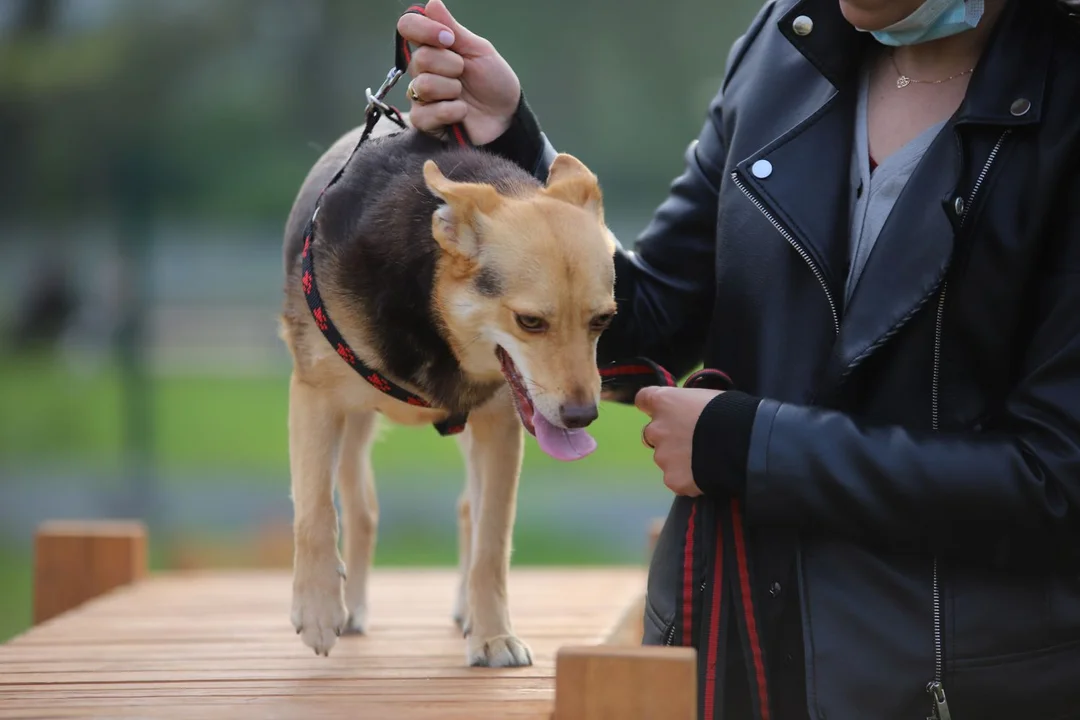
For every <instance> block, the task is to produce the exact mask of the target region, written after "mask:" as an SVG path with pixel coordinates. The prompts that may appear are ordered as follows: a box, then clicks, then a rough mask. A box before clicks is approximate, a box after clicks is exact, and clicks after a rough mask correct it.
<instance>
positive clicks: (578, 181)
mask: <svg viewBox="0 0 1080 720" xmlns="http://www.w3.org/2000/svg"><path fill="white" fill-rule="evenodd" d="M544 193H545V194H547V195H548V196H550V197H554V198H558V199H559V200H564V201H566V202H568V203H570V204H572V205H577V206H578V207H580V208H584V209H585V210H588V211H589V212H591V213H593V214H595V215H596V216H597V217H599V218H600V220H601V222H603V219H604V206H603V202H602V194H601V192H600V182H599V181H598V180H597V178H596V175H594V174H593V172H592V171H591V170H589V168H587V167H585V165H584V163H582V162H581V161H580V160H578V159H577V158H576V157H574V156H573V155H567V154H566V153H559V154H558V155H556V156H555V159H554V160H553V161H552V162H551V167H550V168H549V169H548V179H547V187H545V188H544Z"/></svg>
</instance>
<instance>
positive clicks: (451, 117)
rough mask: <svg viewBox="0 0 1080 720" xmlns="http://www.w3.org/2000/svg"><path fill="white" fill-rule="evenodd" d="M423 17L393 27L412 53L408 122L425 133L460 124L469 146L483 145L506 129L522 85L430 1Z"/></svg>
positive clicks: (437, 1)
mask: <svg viewBox="0 0 1080 720" xmlns="http://www.w3.org/2000/svg"><path fill="white" fill-rule="evenodd" d="M426 11H427V15H426V16H424V15H419V14H417V13H407V14H405V15H402V16H401V19H400V20H398V24H397V28H398V32H400V33H401V36H402V37H403V38H404V39H405V40H406V41H407V42H409V43H411V44H412V45H413V46H414V47H415V51H414V52H413V55H412V60H411V62H410V63H409V75H410V76H412V82H411V83H410V85H409V87H410V92H409V93H408V95H409V101H410V109H409V121H410V122H411V123H412V125H413V127H416V128H418V129H419V130H422V131H424V132H428V133H439V132H441V131H442V129H443V128H444V127H446V126H448V125H452V124H454V123H457V122H464V125H465V132H467V133H468V134H469V138H470V139H471V140H472V142H473V144H475V145H486V144H487V143H489V142H491V141H493V140H495V139H496V138H498V137H499V136H500V135H502V134H503V133H504V132H506V129H507V128H508V127H510V121H511V119H512V118H513V116H514V112H515V111H516V110H517V106H518V100H519V99H520V97H521V83H520V81H518V78H517V75H516V74H514V71H513V69H511V67H510V65H509V64H508V63H507V62H506V60H504V59H503V58H502V56H501V55H499V53H498V52H496V50H495V47H494V46H493V45H492V44H491V43H490V42H488V41H487V40H485V39H484V38H482V37H480V36H479V35H476V34H474V33H472V32H470V31H469V30H468V29H466V28H465V27H463V26H462V25H461V24H459V23H458V22H457V20H455V19H454V17H453V16H452V15H451V14H450V11H449V10H447V9H446V5H444V4H443V3H442V1H441V0H431V2H429V3H428V4H427V10H426ZM414 91H415V93H416V95H417V96H418V97H419V99H417V98H416V97H414V96H413V92H414Z"/></svg>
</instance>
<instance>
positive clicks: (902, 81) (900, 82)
mask: <svg viewBox="0 0 1080 720" xmlns="http://www.w3.org/2000/svg"><path fill="white" fill-rule="evenodd" d="M889 60H891V61H892V65H893V68H894V69H895V70H896V87H897V89H898V90H903V89H904V88H906V87H907V86H908V85H911V84H912V83H925V84H927V85H940V84H941V83H944V82H949V81H950V80H955V79H956V78H958V77H963V76H964V75H967V74H968V73H970V72H973V71H974V70H975V68H973V67H972V68H968V69H967V70H964V71H963V72H958V73H956V74H955V75H950V76H949V77H947V78H944V79H942V80H915V79H913V78H910V77H908V76H907V75H905V74H904V73H902V72H900V66H899V65H897V64H896V55H895V54H894V53H889Z"/></svg>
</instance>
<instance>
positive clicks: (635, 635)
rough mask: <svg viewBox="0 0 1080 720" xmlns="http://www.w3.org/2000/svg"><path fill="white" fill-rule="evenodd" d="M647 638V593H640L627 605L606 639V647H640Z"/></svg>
mask: <svg viewBox="0 0 1080 720" xmlns="http://www.w3.org/2000/svg"><path fill="white" fill-rule="evenodd" d="M644 636H645V593H644V592H642V593H638V594H637V595H635V596H634V598H633V599H632V600H631V601H630V602H629V603H627V604H626V608H625V609H624V610H623V611H622V614H621V615H619V619H618V620H617V621H616V622H615V626H614V627H612V628H611V629H610V630H609V631H608V634H607V635H606V636H605V637H604V644H605V645H621V646H624V647H630V646H640V645H641V640H642V638H643V637H644Z"/></svg>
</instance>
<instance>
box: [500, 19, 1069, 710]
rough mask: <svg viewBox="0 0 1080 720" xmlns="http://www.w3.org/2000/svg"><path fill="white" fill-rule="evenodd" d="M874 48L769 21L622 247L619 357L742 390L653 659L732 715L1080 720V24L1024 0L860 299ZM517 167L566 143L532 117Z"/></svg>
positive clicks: (677, 547)
mask: <svg viewBox="0 0 1080 720" xmlns="http://www.w3.org/2000/svg"><path fill="white" fill-rule="evenodd" d="M797 18H798V19H799V22H796V19H797ZM807 18H808V19H809V20H810V21H811V22H812V27H811V29H810V31H809V32H808V33H805V34H800V33H799V32H796V28H798V29H799V30H806V29H807V28H808V27H809V25H808V23H807V22H806V19H807ZM871 42H873V40H872V39H871V38H870V37H869V36H868V35H867V34H864V33H859V32H857V31H856V30H854V29H853V28H852V27H851V26H850V25H849V24H847V23H846V22H845V21H844V19H843V17H842V16H841V14H840V11H839V6H838V3H837V1H836V0H798V1H796V0H776V1H771V2H768V3H766V4H765V6H764V7H763V8H762V10H761V11H760V13H759V15H758V16H757V18H756V19H755V20H754V21H753V23H752V25H751V27H750V28H749V30H748V31H747V32H746V34H745V35H744V36H743V37H741V38H740V39H739V41H738V42H737V43H736V44H735V46H734V47H733V49H732V51H731V54H730V57H729V61H728V68H727V73H726V76H725V78H724V81H723V86H722V88H721V91H720V93H719V94H718V95H717V97H716V98H715V100H714V101H713V102H712V104H711V105H710V107H709V110H708V117H707V119H706V121H705V123H704V127H703V129H702V131H701V134H700V136H699V137H698V139H697V140H696V141H694V142H693V143H691V145H690V147H689V149H688V150H687V153H686V166H685V170H684V172H683V174H682V175H681V176H679V177H678V178H677V179H676V180H675V181H674V182H673V184H672V186H671V189H670V194H669V196H668V197H667V198H666V200H665V201H664V202H663V204H662V205H661V206H660V207H659V209H658V210H657V211H656V214H655V217H654V219H653V221H652V223H651V224H650V225H649V226H648V228H647V229H646V230H645V232H644V233H643V234H642V235H641V236H640V237H639V238H638V240H637V243H636V246H635V247H634V250H633V251H629V250H621V251H620V252H619V253H618V255H617V259H616V260H617V277H618V280H617V282H618V286H617V292H616V295H617V297H618V298H620V312H619V315H618V319H617V321H616V323H615V324H614V325H613V326H612V328H611V330H610V331H608V333H606V334H605V336H604V337H603V338H602V341H601V351H602V354H603V355H604V357H605V358H606V359H609V360H611V359H617V358H621V357H627V356H632V355H647V356H649V357H651V358H652V359H654V360H656V361H657V362H659V363H661V364H663V365H666V366H667V367H668V368H669V369H671V370H672V371H673V372H675V373H677V374H682V373H685V372H688V371H689V370H691V369H692V368H693V367H694V366H695V365H696V364H698V363H701V362H703V363H704V364H705V365H706V366H708V367H715V368H719V369H722V370H724V371H725V372H726V373H727V374H728V375H730V376H731V378H732V379H733V380H734V382H735V384H736V385H737V387H738V391H737V392H729V393H726V394H725V395H722V396H720V398H719V399H718V400H716V401H714V402H713V403H712V404H710V406H709V407H708V408H707V410H706V412H705V413H704V414H703V415H702V418H701V420H700V421H699V423H698V426H697V430H696V434H695V447H694V457H693V466H694V474H695V480H696V481H697V482H698V484H699V485H700V486H701V487H702V489H703V490H704V491H705V496H704V497H703V498H701V499H699V500H691V499H686V498H677V499H676V500H675V501H674V504H673V506H672V509H671V513H670V515H669V517H668V520H667V523H666V525H665V528H664V531H663V534H662V536H661V539H660V542H659V545H658V547H657V549H656V552H655V555H654V558H653V562H652V566H651V568H650V577H649V587H648V603H647V605H648V607H647V611H646V618H645V621H646V623H645V624H646V633H645V642H646V643H650V644H663V643H669V644H686V645H692V646H694V647H696V648H697V649H698V651H699V653H698V654H699V664H700V667H701V676H700V686H699V687H700V690H701V693H700V702H701V704H702V710H703V712H702V715H701V717H703V718H714V717H715V718H719V717H722V716H723V715H722V712H723V710H724V709H726V710H727V711H728V714H727V715H726V718H727V719H728V720H731V719H732V718H733V717H734V718H741V717H749V716H754V717H757V718H763V717H771V718H774V719H776V718H779V719H780V720H784V719H785V718H787V717H792V718H794V717H799V718H805V717H807V716H809V717H813V718H819V719H820V720H825V719H826V718H828V720H848V719H851V720H856V719H857V720H867V719H868V718H874V719H879V718H884V719H891V718H897V719H901V718H907V719H910V720H919V719H921V718H925V717H927V716H930V715H932V713H933V712H934V703H933V701H932V697H931V695H930V694H928V686H929V685H930V684H931V683H933V682H939V683H941V684H942V686H943V688H944V694H945V698H946V700H947V703H948V707H949V710H950V711H951V715H952V718H953V719H954V720H975V719H977V720H992V719H994V718H1010V719H1011V718H1032V719H1034V718H1055V719H1057V718H1065V717H1070V718H1071V717H1077V718H1080V31H1078V29H1077V26H1076V24H1075V23H1074V21H1073V20H1071V19H1069V18H1068V17H1067V16H1066V14H1065V12H1064V11H1063V10H1062V9H1061V8H1060V6H1059V5H1058V4H1057V3H1055V2H1052V0H1010V2H1009V6H1008V7H1007V8H1006V10H1005V11H1004V14H1003V16H1002V17H1001V18H1000V20H999V23H998V25H997V27H996V29H995V31H994V35H993V37H992V39H991V40H990V43H989V46H988V48H987V51H986V53H985V55H984V57H983V59H982V61H981V62H980V64H979V66H978V67H977V69H976V71H975V73H974V74H973V76H972V78H971V82H970V86H969V90H968V94H967V97H966V99H965V100H964V102H963V105H962V107H961V108H960V110H959V111H958V112H957V113H956V114H955V116H954V117H953V118H951V120H950V121H949V122H948V123H947V125H946V127H945V129H944V130H943V131H942V132H941V134H940V135H939V136H938V138H937V139H936V140H935V141H934V142H933V144H932V145H931V147H930V148H929V149H928V151H927V153H926V155H925V156H924V158H923V160H922V161H921V163H920V164H919V166H918V168H917V169H916V170H915V172H914V174H913V175H912V177H911V179H910V181H909V182H908V184H907V187H906V189H905V190H904V192H903V194H902V195H901V197H900V198H899V200H898V202H897V204H896V205H895V208H894V209H893V211H892V213H891V216H890V218H889V220H888V222H887V223H886V225H885V227H884V228H883V230H882V232H881V234H880V236H879V239H878V241H877V244H876V246H875V249H874V251H873V254H872V255H871V257H870V260H869V262H868V264H867V266H866V268H865V271H864V275H863V276H862V277H861V279H860V282H859V285H858V288H857V290H856V292H855V294H854V296H853V297H852V299H851V301H850V303H849V304H847V305H845V304H844V303H843V298H844V292H843V288H844V280H845V275H846V272H847V271H846V262H847V258H848V252H849V248H848V235H849V232H848V213H849V208H850V204H851V202H852V199H853V192H854V188H852V187H851V182H850V172H849V167H850V166H849V162H850V157H851V151H852V142H853V120H854V117H855V101H856V96H857V87H856V82H857V71H858V68H859V65H860V60H861V56H862V53H863V52H865V50H866V48H867V46H868V43H871ZM490 148H491V149H492V150H494V151H496V152H500V153H503V154H507V155H509V156H511V157H514V158H516V159H517V160H518V161H519V162H522V164H524V165H526V166H527V167H529V169H531V170H533V171H534V172H535V173H536V174H537V175H538V176H539V177H541V178H543V177H544V168H546V165H547V162H549V161H550V159H551V157H552V153H553V152H554V150H553V148H552V147H551V146H550V145H549V144H548V143H547V141H546V139H545V138H544V137H543V135H542V134H541V133H540V132H539V128H538V126H537V125H536V122H535V119H534V118H533V117H532V115H531V113H530V112H529V110H528V107H527V105H525V104H524V102H523V103H522V108H521V110H520V112H519V113H518V116H517V118H516V120H515V124H514V126H513V127H512V128H511V130H510V131H509V132H508V133H507V135H505V136H504V137H503V138H500V139H499V140H497V141H496V142H495V143H493V144H492V145H491V146H490ZM763 159H764V160H768V162H769V163H770V164H771V172H770V173H763V172H759V173H757V174H755V172H753V171H752V170H751V168H752V166H753V165H754V163H755V162H757V161H759V160H763ZM760 167H761V166H759V168H760ZM725 678H726V679H725ZM733 678H734V679H733ZM747 691H748V692H747ZM792 696H794V697H792ZM740 703H741V704H743V705H746V708H745V710H746V715H743V714H741V712H740V710H739V707H740Z"/></svg>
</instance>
